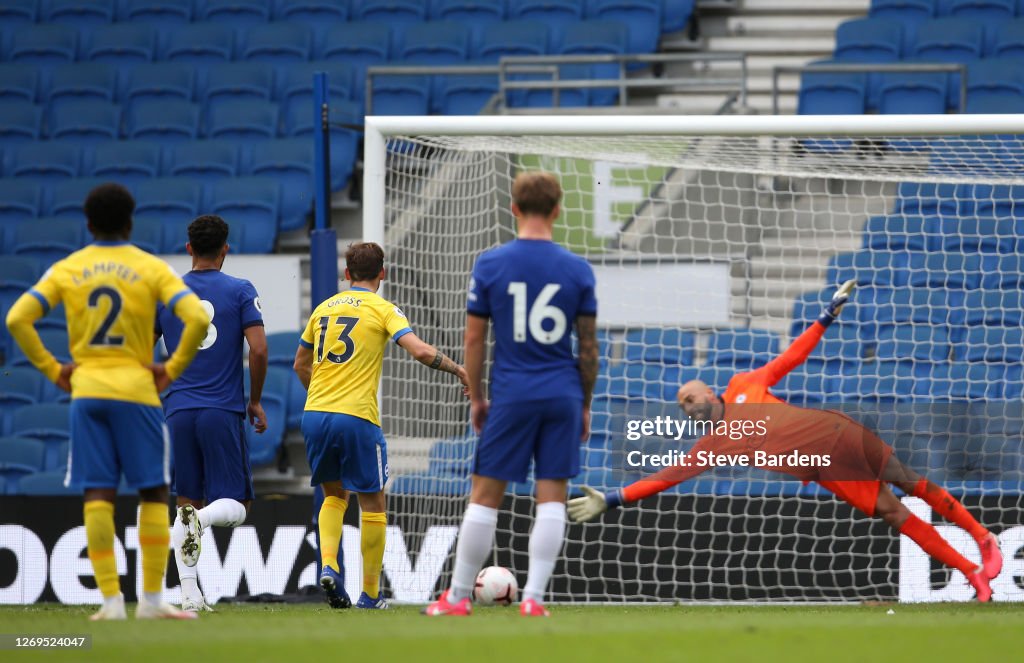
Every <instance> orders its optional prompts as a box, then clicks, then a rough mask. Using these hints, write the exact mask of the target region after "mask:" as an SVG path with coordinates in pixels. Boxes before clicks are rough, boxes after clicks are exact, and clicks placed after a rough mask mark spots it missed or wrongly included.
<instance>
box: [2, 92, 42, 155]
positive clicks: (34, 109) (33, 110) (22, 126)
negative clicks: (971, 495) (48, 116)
mask: <svg viewBox="0 0 1024 663" xmlns="http://www.w3.org/2000/svg"><path fill="white" fill-rule="evenodd" d="M0 116H2V117H3V118H4V121H3V124H0V146H7V145H14V144H17V143H29V142H32V141H36V140H39V138H40V137H41V136H42V133H43V107H42V106H36V105H35V104H33V103H31V102H28V101H22V100H16V101H4V102H0Z"/></svg>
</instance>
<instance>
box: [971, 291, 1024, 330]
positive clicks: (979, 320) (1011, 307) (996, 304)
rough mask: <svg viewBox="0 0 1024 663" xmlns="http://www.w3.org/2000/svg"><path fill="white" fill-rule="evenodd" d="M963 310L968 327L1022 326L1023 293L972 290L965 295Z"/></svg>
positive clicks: (1023, 310)
mask: <svg viewBox="0 0 1024 663" xmlns="http://www.w3.org/2000/svg"><path fill="white" fill-rule="evenodd" d="M964 308H966V309H967V312H966V314H965V318H964V323H965V324H967V325H969V326H973V325H988V326H1007V327H1021V326H1024V293H1021V292H1020V291H1019V290H974V291H971V292H969V293H967V298H966V300H965V302H964Z"/></svg>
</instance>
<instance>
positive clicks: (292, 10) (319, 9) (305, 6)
mask: <svg viewBox="0 0 1024 663" xmlns="http://www.w3.org/2000/svg"><path fill="white" fill-rule="evenodd" d="M349 11H350V8H349V2H348V0H278V1H277V8H276V10H275V11H274V20H276V21H302V22H304V23H308V24H318V23H319V24H323V23H327V22H340V21H345V20H347V19H348V17H349Z"/></svg>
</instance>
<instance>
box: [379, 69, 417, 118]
mask: <svg viewBox="0 0 1024 663" xmlns="http://www.w3.org/2000/svg"><path fill="white" fill-rule="evenodd" d="M429 110H430V81H429V80H427V79H426V78H424V77H423V76H391V75H387V76H375V77H374V79H373V107H372V112H373V114H374V115H426V114H427V113H428V112H429Z"/></svg>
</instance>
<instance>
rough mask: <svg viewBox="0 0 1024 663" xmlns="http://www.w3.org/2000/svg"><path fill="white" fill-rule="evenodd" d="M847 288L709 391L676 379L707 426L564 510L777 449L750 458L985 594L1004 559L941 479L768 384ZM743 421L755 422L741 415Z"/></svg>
mask: <svg viewBox="0 0 1024 663" xmlns="http://www.w3.org/2000/svg"><path fill="white" fill-rule="evenodd" d="M853 288H854V282H853V281H847V282H846V283H844V284H843V285H842V287H840V288H839V290H838V291H837V292H836V294H835V295H834V296H833V298H832V301H831V303H830V304H829V305H828V306H827V307H826V308H825V310H824V311H823V312H822V314H821V316H820V317H819V318H818V321H817V322H815V323H814V324H813V325H811V327H810V328H808V329H807V330H806V331H805V332H804V333H803V334H801V335H800V337H799V338H797V339H796V340H795V341H793V343H792V345H790V347H789V348H788V349H787V350H786V351H785V352H783V353H782V354H781V355H780V356H779V357H776V358H775V359H774V360H772V361H771V362H769V363H768V364H767V365H765V366H763V367H761V368H759V369H756V370H753V371H749V372H745V373H738V374H737V375H735V376H733V378H732V380H730V381H729V386H728V388H727V389H726V390H725V393H724V394H723V395H721V396H718V395H716V394H715V393H714V392H713V391H712V390H711V388H710V387H708V385H706V384H704V383H703V382H700V381H699V380H692V381H690V382H687V383H686V384H684V385H683V386H682V387H680V389H679V392H678V395H677V398H678V400H679V405H680V407H682V409H683V410H684V411H685V412H686V414H687V416H689V417H690V418H691V419H693V420H694V422H698V423H701V424H703V425H704V428H703V429H702V432H706V433H707V434H705V435H704V436H703V437H701V438H700V439H699V440H698V441H697V442H696V443H695V444H694V446H693V448H692V449H691V450H690V452H689V454H687V455H686V456H685V460H683V461H682V462H681V463H680V464H677V465H675V466H672V467H668V468H665V469H664V470H661V471H660V472H657V473H656V474H653V475H651V476H650V477H647V478H644V479H641V480H639V481H636V482H634V483H632V484H630V485H628V486H626V487H625V488H621V489H618V490H615V491H613V492H611V493H609V494H607V495H605V494H603V493H601V492H600V491H597V490H595V489H593V488H590V487H589V486H584V487H583V492H584V497H578V498H575V499H572V500H569V502H568V513H569V516H570V517H571V518H572V519H573V520H574V521H576V522H586V521H589V520H593V519H594V518H596V517H598V516H599V515H601V514H602V513H604V512H605V511H607V510H608V509H612V508H616V507H619V506H621V505H622V504H624V503H627V502H636V501H637V500H641V499H643V498H645V497H649V496H651V495H654V494H656V493H660V492H661V491H663V490H666V489H668V488H671V487H672V486H675V485H676V484H678V483H681V482H683V481H686V480H687V479H690V478H692V477H695V476H697V475H698V474H701V473H702V472H704V471H705V470H707V469H709V468H710V467H712V466H713V465H711V464H708V463H706V462H701V460H700V459H702V458H703V459H705V460H706V459H707V458H708V455H709V454H714V455H718V456H719V457H720V458H721V457H722V456H721V454H728V455H730V457H731V459H733V460H735V459H740V460H742V459H743V458H746V459H747V460H748V461H749V460H750V459H755V458H760V459H762V461H763V460H764V459H766V458H772V459H778V460H777V462H776V461H772V462H769V463H764V462H762V463H761V464H758V463H756V462H755V463H754V466H759V467H763V468H764V469H767V470H771V471H776V472H783V473H786V474H789V475H790V476H793V477H795V478H797V479H802V480H804V481H816V482H817V483H818V484H820V485H822V486H824V487H825V488H826V489H828V490H829V491H831V492H832V493H834V494H835V495H836V496H838V497H839V498H841V499H842V500H844V501H845V502H847V503H848V504H850V505H851V506H853V507H854V508H857V509H859V510H860V511H862V512H864V513H866V514H867V515H868V516H871V517H878V518H881V519H882V520H884V521H885V522H886V523H887V524H888V525H889V526H890V527H892V528H893V529H895V530H897V531H898V532H900V533H901V534H905V535H907V536H908V537H910V538H911V539H913V540H914V541H915V542H916V543H917V545H919V546H920V547H921V549H922V550H924V551H925V552H926V553H928V554H929V555H931V556H932V557H933V558H935V559H937V560H939V561H940V562H942V563H943V564H945V565H947V566H950V567H952V568H954V569H957V570H959V571H960V572H961V573H963V574H964V576H966V578H967V580H968V581H969V582H970V583H971V585H972V586H973V587H974V589H975V591H976V592H977V599H978V601H981V602H985V601H988V600H989V599H990V598H991V596H992V589H991V588H990V586H989V580H991V579H992V578H995V577H996V576H997V575H999V571H1000V570H1001V569H1002V565H1003V557H1002V553H1001V552H1000V550H999V543H998V541H997V539H996V537H995V535H994V534H992V533H991V532H989V531H988V530H987V529H985V528H984V527H982V526H981V525H980V524H979V523H978V521H977V520H975V519H974V517H973V516H971V514H970V513H968V511H967V509H965V508H964V506H963V505H962V504H960V502H958V501H957V500H956V499H955V498H954V497H953V496H952V495H950V494H949V493H948V492H947V491H946V490H945V489H943V488H942V487H940V486H938V485H936V484H934V483H932V482H931V481H929V480H928V479H925V478H924V477H922V476H920V475H918V474H917V473H915V472H914V471H913V470H911V469H910V468H908V467H907V466H905V465H903V464H902V463H900V462H899V460H897V459H896V458H895V457H894V456H893V449H892V447H890V446H889V445H888V444H886V443H885V442H883V441H882V440H881V439H879V438H878V436H877V435H875V434H874V433H873V432H871V431H870V430H868V429H867V428H865V427H864V426H862V425H861V424H859V423H858V422H856V421H854V420H852V419H850V418H849V417H846V416H845V415H842V414H840V413H838V412H833V411H828V410H812V409H806V408H800V407H796V406H794V405H789V404H788V403H785V402H784V401H782V400H780V399H778V398H776V397H775V396H773V395H772V394H771V393H770V392H769V391H768V390H769V388H770V387H772V386H773V385H775V384H776V383H777V382H778V381H779V380H781V379H782V378H783V377H784V376H785V375H786V374H787V373H789V372H790V371H792V370H793V369H794V368H796V367H797V366H799V365H800V364H802V363H803V362H804V360H805V359H807V356H808V355H809V354H810V352H811V350H813V349H814V346H815V345H817V343H818V341H819V340H821V337H822V335H823V334H824V333H825V330H826V329H827V328H828V326H829V325H830V324H831V323H832V322H833V321H834V320H835V318H836V316H838V315H839V312H840V310H841V309H842V306H843V304H845V303H846V301H847V299H848V298H849V296H850V293H851V292H852V291H853ZM752 422H760V423H761V424H762V425H760V426H758V425H749V426H748V425H746V424H748V423H752ZM798 458H803V459H814V458H818V459H821V458H827V459H828V461H827V462H823V463H818V464H817V465H816V466H815V465H814V464H810V463H807V462H804V461H800V462H797V459H798ZM889 484H892V485H894V486H897V487H899V488H900V489H901V490H902V491H903V492H905V493H906V494H908V495H913V496H914V497H919V498H920V499H922V500H924V501H925V502H927V503H928V504H929V505H930V506H931V507H932V508H933V509H934V510H936V511H938V512H939V513H940V514H942V516H943V517H944V518H946V519H947V520H949V521H951V522H953V523H955V524H956V525H957V526H959V527H960V528H961V529H963V530H965V531H966V532H967V533H968V534H970V535H971V537H972V538H974V540H975V541H976V542H977V544H978V547H979V548H980V550H981V560H982V563H981V565H980V566H979V565H977V564H974V563H973V562H971V561H969V560H968V559H967V558H965V557H964V556H963V555H961V554H960V553H959V552H957V551H956V550H955V549H954V548H953V547H952V546H950V545H949V544H948V543H947V542H946V541H945V540H944V539H943V538H942V537H941V536H940V535H939V533H938V532H937V531H936V530H935V528H934V527H933V526H932V525H931V524H929V523H927V522H925V521H923V520H921V519H920V518H918V517H917V516H915V515H914V514H912V513H911V512H910V510H909V509H908V508H907V507H906V506H904V505H903V503H902V502H900V500H899V498H897V497H896V495H895V494H893V492H892V490H891V489H890V488H889Z"/></svg>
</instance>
